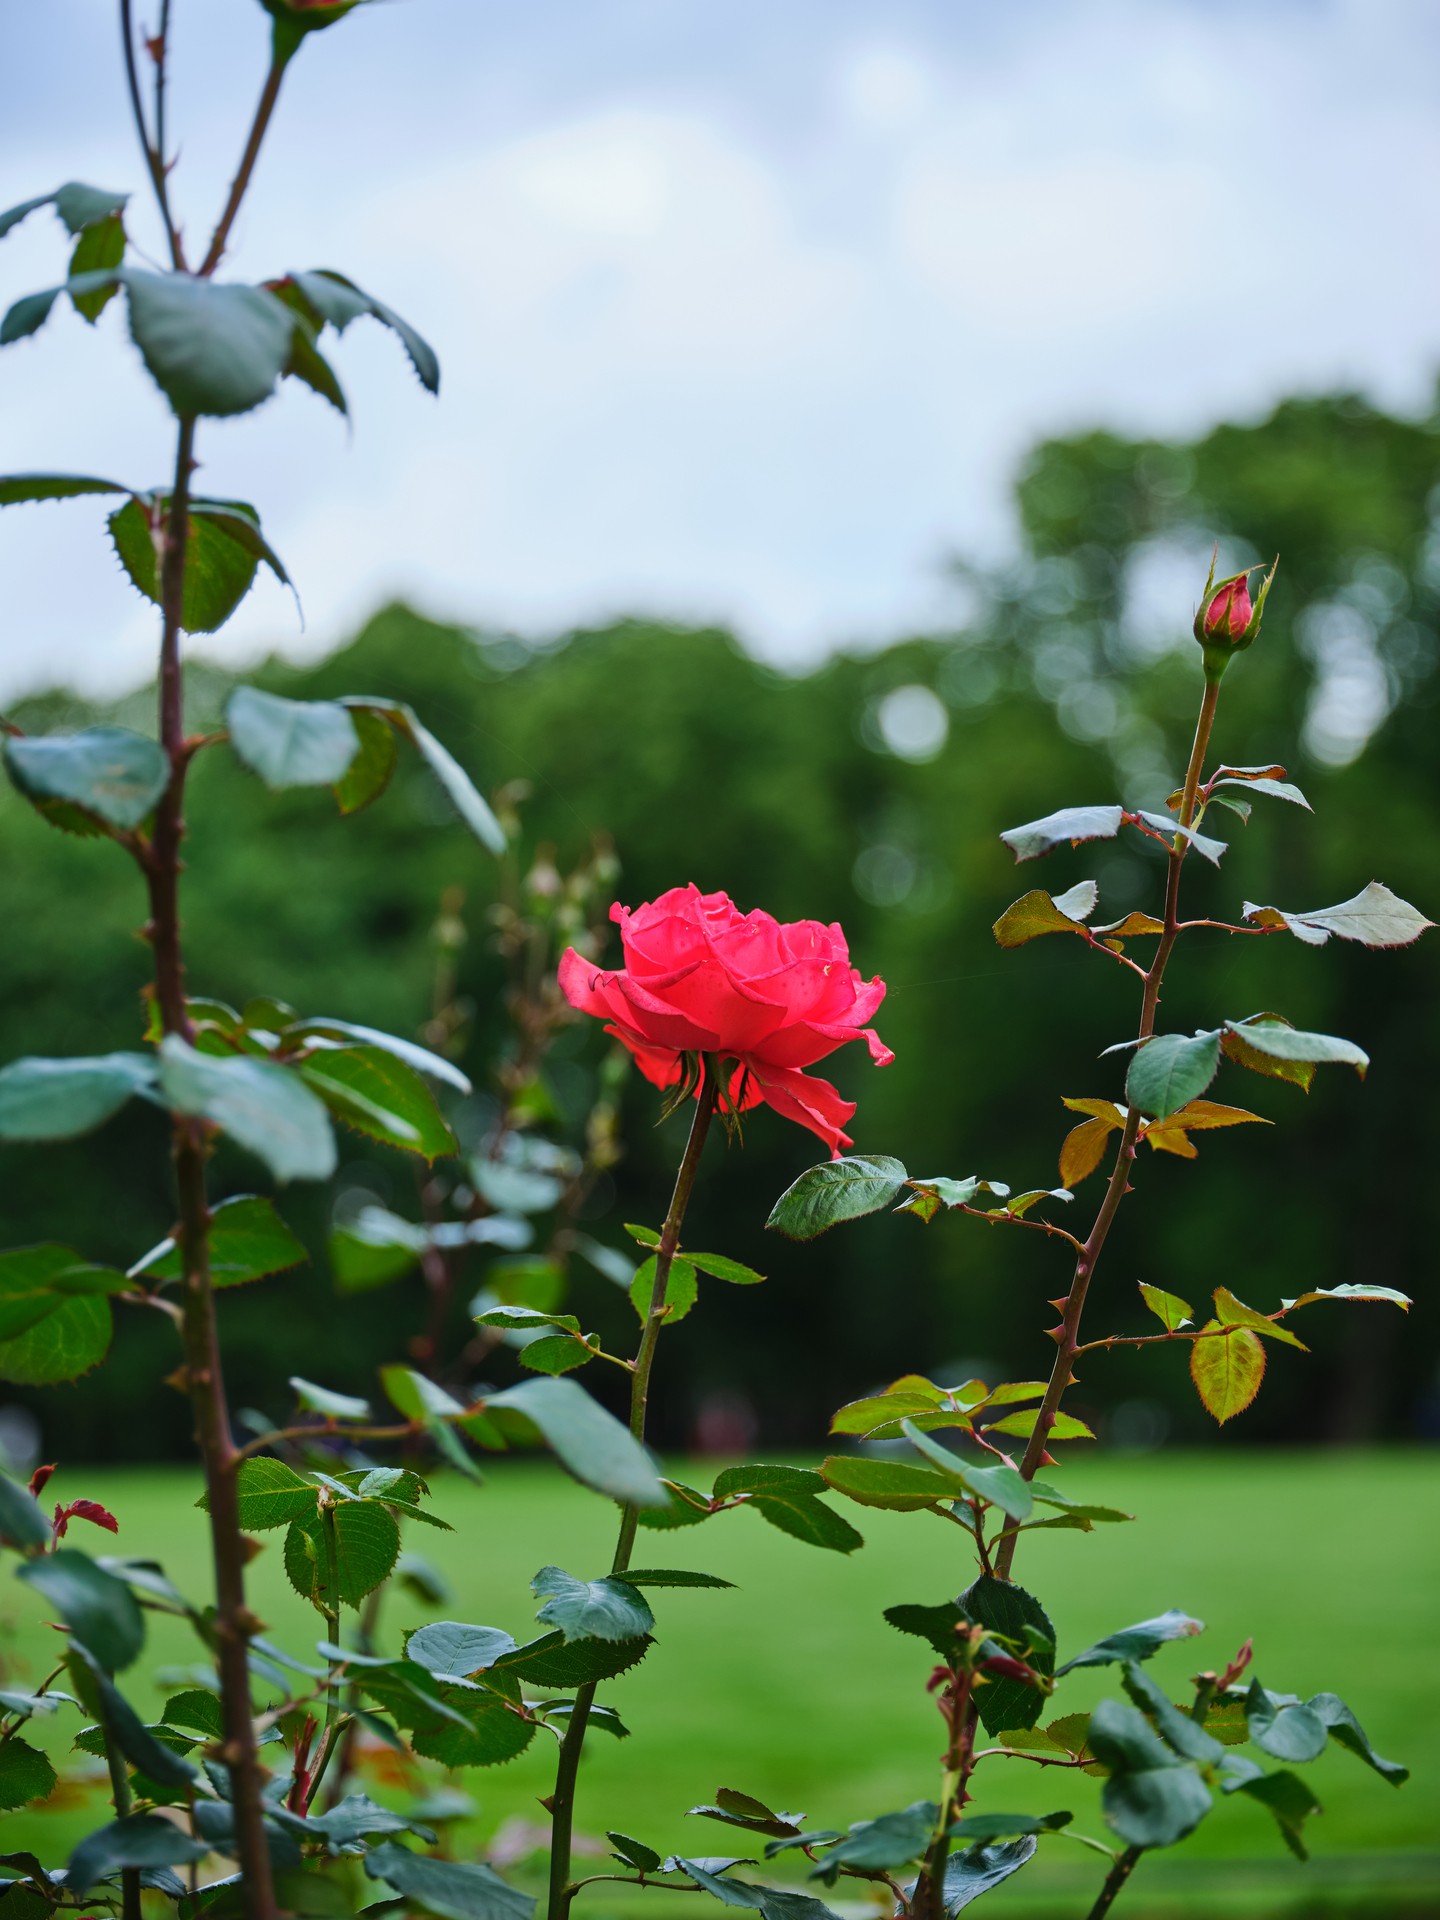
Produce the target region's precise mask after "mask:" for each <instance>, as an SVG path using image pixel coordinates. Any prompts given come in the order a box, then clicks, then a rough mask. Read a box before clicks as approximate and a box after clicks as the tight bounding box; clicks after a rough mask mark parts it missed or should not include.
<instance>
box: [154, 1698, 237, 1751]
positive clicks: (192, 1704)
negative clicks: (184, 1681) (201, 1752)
mask: <svg viewBox="0 0 1440 1920" xmlns="http://www.w3.org/2000/svg"><path fill="white" fill-rule="evenodd" d="M160 1719H161V1721H162V1723H163V1724H164V1725H165V1726H167V1727H183V1728H185V1729H186V1730H187V1731H188V1732H192V1733H198V1734H203V1735H204V1736H205V1738H206V1739H208V1740H222V1739H223V1738H224V1737H225V1710H224V1708H223V1707H222V1706H221V1704H220V1702H219V1700H218V1699H217V1698H216V1696H215V1695H214V1694H213V1693H208V1692H206V1690H205V1689H204V1688H203V1687H187V1688H186V1689H185V1690H184V1691H183V1692H182V1693H172V1694H171V1696H170V1698H169V1699H168V1700H167V1701H166V1702H165V1705H164V1708H163V1709H162V1711H161V1714H160Z"/></svg>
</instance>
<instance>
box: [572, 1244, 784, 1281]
mask: <svg viewBox="0 0 1440 1920" xmlns="http://www.w3.org/2000/svg"><path fill="white" fill-rule="evenodd" d="M685 1258H686V1259H687V1260H688V1261H689V1262H690V1265H691V1266H692V1267H698V1268H699V1269H700V1271H701V1273H708V1274H709V1275H710V1278H711V1279H712V1280H728V1281H729V1282H730V1285H731V1286H732V1287H757V1286H759V1285H760V1283H761V1282H762V1281H763V1280H764V1278H765V1276H764V1274H763V1273H757V1272H756V1271H755V1269H754V1268H753V1267H746V1266H742V1265H741V1264H740V1262H739V1261H738V1260H728V1259H726V1257H725V1255H724V1254H723V1253H691V1252H690V1251H689V1249H688V1248H687V1249H686V1252H685ZM602 1270H603V1269H602Z"/></svg>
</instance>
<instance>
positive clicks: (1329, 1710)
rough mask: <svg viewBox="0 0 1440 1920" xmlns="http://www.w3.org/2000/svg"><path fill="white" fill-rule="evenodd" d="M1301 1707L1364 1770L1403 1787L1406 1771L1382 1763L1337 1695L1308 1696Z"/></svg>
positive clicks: (1392, 1762) (1392, 1763)
mask: <svg viewBox="0 0 1440 1920" xmlns="http://www.w3.org/2000/svg"><path fill="white" fill-rule="evenodd" d="M1305 1705H1306V1708H1307V1709H1308V1710H1309V1712H1311V1713H1313V1714H1314V1715H1315V1717H1316V1719H1317V1720H1319V1721H1321V1722H1322V1724H1323V1725H1324V1726H1325V1728H1326V1730H1327V1731H1328V1732H1329V1735H1330V1738H1331V1739H1332V1740H1338V1741H1339V1742H1340V1745H1341V1746H1342V1747H1348V1748H1349V1749H1350V1751H1351V1753H1354V1754H1358V1755H1359V1756H1360V1758H1361V1759H1362V1760H1363V1761H1364V1762H1365V1764H1366V1766H1367V1767H1373V1768H1374V1769H1375V1771H1376V1773H1378V1774H1379V1775H1380V1777H1381V1779H1382V1780H1388V1781H1389V1782H1390V1784H1391V1786H1392V1787H1402V1786H1404V1784H1405V1782H1406V1781H1407V1780H1408V1779H1409V1778H1410V1769H1409V1768H1408V1767H1402V1766H1401V1765H1400V1763H1399V1761H1398V1760H1386V1759H1384V1758H1382V1756H1381V1755H1380V1754H1378V1753H1376V1751H1375V1749H1374V1748H1373V1747H1372V1746H1371V1744H1370V1742H1369V1740H1368V1739H1367V1738H1366V1736H1365V1729H1364V1728H1363V1727H1362V1726H1361V1724H1360V1722H1359V1721H1358V1720H1357V1719H1356V1718H1355V1716H1354V1714H1353V1713H1352V1712H1351V1711H1350V1709H1349V1707H1347V1706H1346V1704H1345V1702H1344V1701H1343V1700H1342V1699H1341V1698H1340V1696H1339V1695H1338V1694H1334V1693H1317V1694H1312V1695H1311V1697H1310V1699H1308V1700H1307V1701H1306V1702H1305Z"/></svg>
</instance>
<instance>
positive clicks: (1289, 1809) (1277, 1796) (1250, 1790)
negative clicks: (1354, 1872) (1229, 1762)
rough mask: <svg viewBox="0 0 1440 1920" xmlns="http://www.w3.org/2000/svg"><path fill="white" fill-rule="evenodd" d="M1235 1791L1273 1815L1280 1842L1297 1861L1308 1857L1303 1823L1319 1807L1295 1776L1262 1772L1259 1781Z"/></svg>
mask: <svg viewBox="0 0 1440 1920" xmlns="http://www.w3.org/2000/svg"><path fill="white" fill-rule="evenodd" d="M1238 1791H1239V1792H1241V1793H1243V1794H1245V1795H1247V1796H1248V1797H1249V1798H1250V1799H1252V1800H1258V1801H1259V1802H1260V1804H1261V1806H1262V1807H1265V1808H1267V1809H1268V1811H1269V1812H1270V1813H1271V1814H1273V1815H1274V1817H1275V1824H1276V1825H1277V1826H1278V1827H1279V1829H1280V1837H1281V1839H1282V1840H1284V1842H1285V1844H1286V1846H1287V1847H1289V1849H1290V1851H1291V1852H1292V1853H1293V1854H1294V1855H1295V1857H1296V1859H1297V1860H1308V1859H1309V1858H1310V1855H1309V1854H1308V1852H1307V1851H1306V1848H1305V1839H1304V1830H1305V1822H1306V1821H1307V1820H1308V1819H1309V1818H1310V1816H1311V1814H1312V1813H1319V1812H1320V1810H1321V1808H1320V1802H1319V1801H1318V1800H1317V1799H1316V1798H1315V1796H1314V1794H1313V1793H1312V1792H1311V1791H1310V1789H1309V1787H1307V1786H1306V1784H1305V1782H1304V1781H1303V1780H1302V1779H1301V1778H1300V1776H1299V1774H1298V1773H1290V1772H1289V1771H1284V1772H1280V1773H1262V1774H1261V1776H1260V1778H1259V1779H1258V1780H1244V1781H1242V1782H1241V1783H1240V1786H1239V1789H1238Z"/></svg>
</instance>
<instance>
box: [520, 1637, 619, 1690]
mask: <svg viewBox="0 0 1440 1920" xmlns="http://www.w3.org/2000/svg"><path fill="white" fill-rule="evenodd" d="M653 1645H654V1642H653V1641H652V1640H651V1639H649V1638H648V1636H647V1637H646V1638H643V1639H639V1640H573V1641H571V1642H569V1644H568V1645H567V1643H566V1641H565V1639H564V1636H563V1635H561V1634H558V1633H547V1634H544V1635H543V1636H542V1637H541V1638H540V1639H538V1640H531V1641H530V1642H529V1643H528V1644H527V1645H525V1646H523V1647H518V1648H517V1649H516V1650H515V1652H514V1653H513V1654H509V1655H507V1656H506V1657H505V1658H504V1659H503V1660H501V1661H500V1662H499V1663H498V1665H499V1666H500V1667H501V1668H502V1669H508V1670H509V1671H510V1672H513V1673H515V1674H516V1675H518V1677H519V1678H520V1679H522V1680H528V1681H529V1682H530V1683H531V1684H532V1685H533V1686H537V1687H545V1688H548V1687H556V1688H568V1687H587V1686H590V1685H592V1684H595V1683H597V1682H599V1681H601V1680H613V1679H614V1678H615V1676H616V1675H617V1674H620V1673H626V1672H628V1671H629V1669H630V1668H631V1667H633V1666H635V1665H636V1664H637V1663H638V1662H639V1661H641V1660H643V1659H644V1658H645V1655H646V1654H647V1653H648V1652H649V1651H650V1648H651V1647H652V1646H653Z"/></svg>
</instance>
